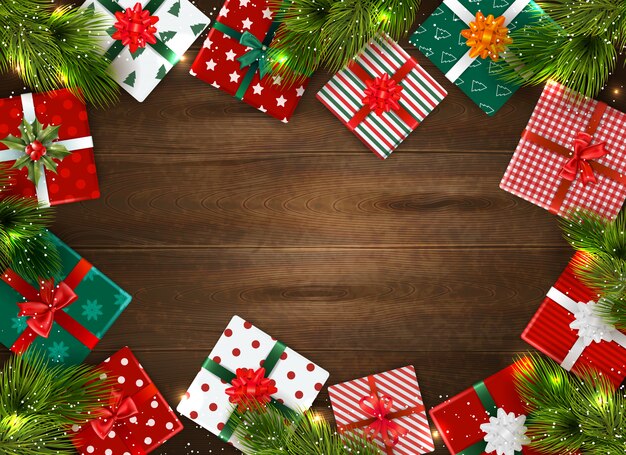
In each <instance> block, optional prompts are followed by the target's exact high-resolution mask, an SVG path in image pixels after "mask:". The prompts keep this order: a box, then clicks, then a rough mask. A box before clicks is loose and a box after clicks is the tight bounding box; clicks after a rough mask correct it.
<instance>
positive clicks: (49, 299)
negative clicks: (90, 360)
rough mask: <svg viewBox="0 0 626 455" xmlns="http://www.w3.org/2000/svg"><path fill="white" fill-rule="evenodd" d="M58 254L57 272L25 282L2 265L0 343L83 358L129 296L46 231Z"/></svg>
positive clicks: (68, 360)
mask: <svg viewBox="0 0 626 455" xmlns="http://www.w3.org/2000/svg"><path fill="white" fill-rule="evenodd" d="M47 235H49V236H50V238H51V240H52V241H53V243H54V244H55V245H56V247H57V249H58V251H59V254H60V256H61V264H62V270H61V272H60V274H59V276H55V277H52V278H48V279H45V280H42V281H41V282H40V283H38V284H36V283H30V282H28V281H26V280H24V279H23V278H21V277H20V276H19V275H17V274H16V273H15V272H14V271H12V270H10V269H7V270H5V271H4V273H3V274H2V280H1V281H0V315H2V317H0V343H2V344H3V345H5V346H6V347H8V348H10V349H11V351H13V352H15V353H22V352H24V351H25V350H26V349H27V348H28V347H29V346H33V347H34V348H37V349H38V350H40V351H42V352H45V353H46V354H47V356H48V358H49V359H50V360H51V361H52V362H60V363H65V364H76V363H80V362H82V361H83V360H84V359H85V357H87V355H88V354H89V352H90V351H91V350H92V349H93V348H94V347H95V346H96V344H97V343H98V341H100V338H102V336H103V335H104V334H105V333H106V332H107V331H108V330H109V328H110V327H111V325H112V324H113V323H114V322H115V320H116V319H117V318H118V317H119V315H120V314H121V313H122V311H123V310H124V309H125V308H126V307H127V306H128V304H129V303H130V300H131V297H130V295H129V294H128V293H126V292H125V291H124V290H122V289H121V288H120V287H119V286H118V285H116V284H115V283H113V282H112V281H111V280H110V279H109V278H107V277H106V276H104V275H103V274H102V272H100V271H99V270H98V269H96V268H95V267H94V266H92V265H91V264H90V263H89V262H88V261H87V260H85V259H83V258H81V257H80V256H79V255H78V254H77V253H76V252H75V251H74V250H72V249H71V248H70V247H68V246H67V245H66V244H65V243H63V242H62V241H61V240H59V239H58V238H57V237H55V236H54V235H52V234H50V233H48V234H47Z"/></svg>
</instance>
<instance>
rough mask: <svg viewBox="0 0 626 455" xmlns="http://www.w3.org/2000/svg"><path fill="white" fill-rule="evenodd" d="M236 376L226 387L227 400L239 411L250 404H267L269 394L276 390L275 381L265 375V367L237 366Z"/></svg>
mask: <svg viewBox="0 0 626 455" xmlns="http://www.w3.org/2000/svg"><path fill="white" fill-rule="evenodd" d="M235 374H236V375H237V377H235V378H234V379H233V380H232V381H231V384H232V387H229V388H228V389H226V395H228V396H229V397H230V398H229V401H230V402H231V403H235V404H237V406H238V409H239V411H240V412H243V411H245V410H246V408H248V407H250V405H255V404H267V403H269V402H270V401H271V400H272V397H271V395H273V394H275V393H276V392H278V389H277V388H276V381H274V380H273V379H269V378H266V377H265V368H259V369H258V370H256V371H255V370H253V369H252V368H237V371H236V372H235Z"/></svg>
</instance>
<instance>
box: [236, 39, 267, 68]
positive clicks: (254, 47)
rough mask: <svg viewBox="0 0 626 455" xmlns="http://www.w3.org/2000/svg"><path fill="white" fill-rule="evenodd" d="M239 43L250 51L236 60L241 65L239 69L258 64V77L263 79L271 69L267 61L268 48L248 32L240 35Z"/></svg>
mask: <svg viewBox="0 0 626 455" xmlns="http://www.w3.org/2000/svg"><path fill="white" fill-rule="evenodd" d="M239 42H240V43H241V44H242V45H243V46H246V47H247V48H249V49H250V50H248V51H247V52H246V53H245V54H243V55H242V56H241V57H238V58H237V60H238V61H239V62H240V63H241V68H242V69H243V68H245V67H247V66H251V65H253V64H255V63H258V65H259V66H258V69H259V76H260V77H261V79H263V77H265V75H266V74H267V73H268V72H269V70H270V69H271V65H270V64H269V62H268V60H267V51H268V50H269V47H268V46H266V45H265V44H263V43H262V42H261V40H259V39H258V38H257V37H256V36H254V35H253V34H252V33H250V32H248V31H245V32H243V33H242V34H241V38H240V39H239Z"/></svg>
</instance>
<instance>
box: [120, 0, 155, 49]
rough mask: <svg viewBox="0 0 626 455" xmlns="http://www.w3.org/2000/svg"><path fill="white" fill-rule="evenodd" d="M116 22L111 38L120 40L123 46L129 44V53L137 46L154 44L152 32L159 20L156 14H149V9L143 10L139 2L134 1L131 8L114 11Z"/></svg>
mask: <svg viewBox="0 0 626 455" xmlns="http://www.w3.org/2000/svg"><path fill="white" fill-rule="evenodd" d="M115 18H116V19H117V22H116V23H115V24H114V26H115V28H116V29H117V31H116V32H115V33H114V34H113V35H111V37H112V38H113V39H116V40H120V41H121V42H122V44H123V45H124V46H129V48H130V49H129V50H130V52H131V53H134V52H135V51H136V50H137V49H138V48H140V47H141V48H143V47H146V44H156V42H157V40H156V37H155V36H154V34H155V33H156V31H157V29H156V27H155V26H154V24H156V23H157V22H158V21H159V18H158V17H157V16H150V11H148V10H144V9H142V7H141V3H139V2H137V3H135V6H133V8H132V9H131V8H126V11H124V12H121V11H118V12H116V13H115Z"/></svg>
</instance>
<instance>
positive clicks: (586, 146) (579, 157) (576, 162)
mask: <svg viewBox="0 0 626 455" xmlns="http://www.w3.org/2000/svg"><path fill="white" fill-rule="evenodd" d="M592 140H593V136H591V135H590V134H587V133H583V132H579V133H578V134H577V135H576V139H575V140H574V155H573V156H572V157H571V158H570V159H569V160H567V163H565V165H564V166H563V168H562V169H561V172H559V177H561V178H563V179H565V180H569V181H570V182H573V181H574V180H576V175H577V174H578V171H581V176H582V183H583V185H587V183H596V182H597V179H596V176H595V175H594V174H593V169H592V168H591V165H590V164H589V163H588V162H587V160H593V159H596V158H600V157H603V156H604V155H606V154H607V153H608V151H607V150H605V148H604V144H605V142H600V143H598V144H593V145H592V144H591V141H592Z"/></svg>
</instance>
